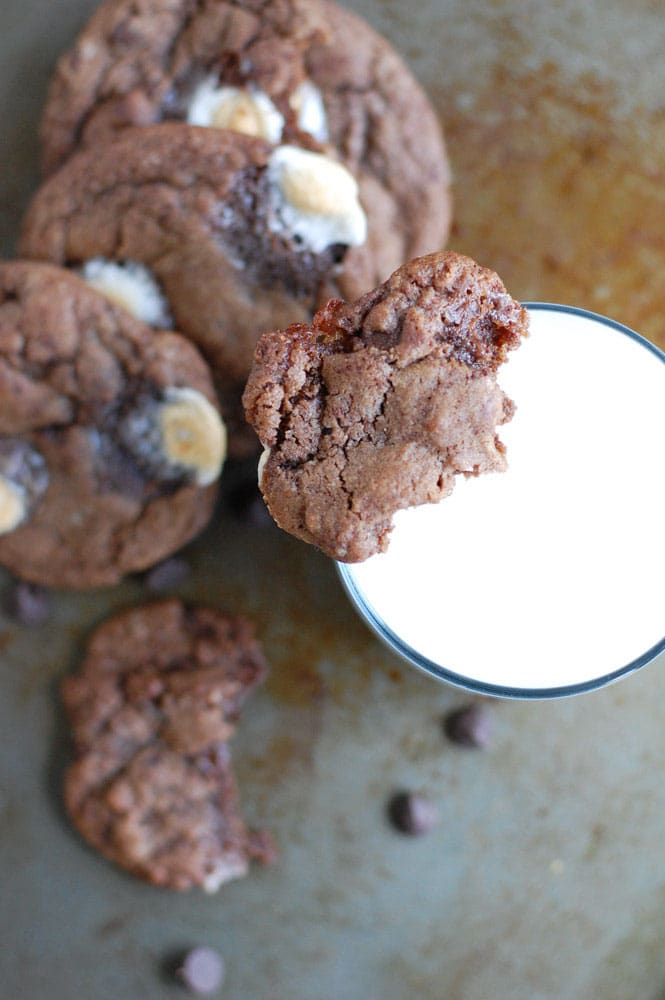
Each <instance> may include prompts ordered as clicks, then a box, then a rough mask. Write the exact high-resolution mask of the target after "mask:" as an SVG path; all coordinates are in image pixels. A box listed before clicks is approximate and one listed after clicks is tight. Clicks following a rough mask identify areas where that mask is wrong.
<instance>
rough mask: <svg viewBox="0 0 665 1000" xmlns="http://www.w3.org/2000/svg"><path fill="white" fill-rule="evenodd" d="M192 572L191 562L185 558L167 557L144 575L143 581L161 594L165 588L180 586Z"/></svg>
mask: <svg viewBox="0 0 665 1000" xmlns="http://www.w3.org/2000/svg"><path fill="white" fill-rule="evenodd" d="M190 573H191V568H190V565H189V563H188V562H187V561H186V560H185V559H180V558H179V557H178V556H173V557H172V558H171V559H165V560H164V562H161V563H157V565H156V566H153V567H152V569H151V570H149V572H147V573H146V574H145V575H144V577H143V582H144V583H145V585H146V587H147V588H148V590H151V591H153V592H154V593H156V594H160V593H162V591H164V590H173V588H174V587H179V586H180V584H181V583H184V582H185V580H186V579H187V577H188V576H189V574H190Z"/></svg>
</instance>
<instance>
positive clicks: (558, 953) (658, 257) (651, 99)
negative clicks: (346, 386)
mask: <svg viewBox="0 0 665 1000" xmlns="http://www.w3.org/2000/svg"><path fill="white" fill-rule="evenodd" d="M354 6H355V7H356V9H358V10H359V11H360V12H361V13H363V14H364V15H365V16H367V17H368V19H369V20H370V21H372V23H374V24H375V25H376V26H377V27H378V28H379V29H380V30H382V31H383V32H384V33H385V34H387V35H388V36H389V37H390V38H391V39H392V40H393V41H394V42H395V43H396V44H397V46H398V47H399V48H400V49H401V51H402V52H403V53H404V55H405V57H406V58H407V60H408V61H409V63H410V64H411V65H412V67H413V68H414V70H415V71H416V73H417V74H418V75H419V77H420V79H421V80H422V82H423V83H424V84H425V85H426V86H427V87H428V89H429V91H430V92H431V94H432V96H433V98H434V101H435V103H436V105H437V107H438V109H439V111H440V113H441V116H442V120H443V122H444V125H445V127H446V130H447V137H448V141H449V146H450V153H451V158H452V161H453V165H454V169H455V193H456V203H457V209H456V218H457V222H456V227H455V231H454V233H453V237H452V240H451V243H452V245H453V246H454V247H456V248H458V249H462V250H464V251H467V252H470V253H472V254H473V255H474V256H476V257H477V258H478V259H479V260H480V261H481V262H482V263H485V264H488V265H490V266H493V267H496V268H497V269H498V270H499V271H500V273H501V274H502V276H503V278H504V279H505V281H506V283H507V284H508V287H509V288H510V290H511V291H512V292H513V294H515V295H517V296H519V297H521V298H524V299H536V300H560V301H565V302H568V303H571V304H574V305H579V306H584V307H587V308H592V309H596V310H597V311H601V312H605V313H607V314H609V315H612V316H614V317H616V318H617V319H619V320H621V321H623V322H625V323H627V324H628V325H630V326H632V327H634V328H635V329H637V330H639V331H640V332H642V333H645V334H646V335H647V336H650V337H651V338H652V339H654V340H655V341H657V342H658V343H660V345H661V346H664V347H665V322H664V320H663V310H662V287H663V286H662V275H663V273H664V271H665V226H664V224H663V222H664V220H665V184H664V183H663V180H664V173H665V115H664V113H663V107H664V105H663V97H662V95H663V93H665V63H663V61H662V52H663V51H664V50H665V14H663V12H662V10H660V9H659V7H658V5H655V4H652V3H647V2H645V0H642V2H638V3H635V2H631V3H628V2H623V3H619V2H617V0H611V2H605V3H602V4H601V3H600V2H596V0H594V2H591V3H587V2H583V0H568V2H565V3H562V4H556V5H554V4H545V3H537V2H535V0H533V2H526V0H523V2H518V0H496V2H493V3H480V2H473V0H472V2H464V0H445V2H436V0H431V2H427V3H423V4H420V5H417V6H415V7H414V5H405V4H403V3H401V2H398V0H390V2H385V3H381V2H379V0H362V2H360V0H358V2H357V3H356V4H355V5H354ZM93 7H94V4H93V3H91V2H82V0H59V2H58V3H50V2H47V0H21V2H20V3H19V2H16V0H3V4H2V6H1V8H0V45H1V46H2V61H1V63H0V95H1V97H0V149H1V150H2V170H1V171H0V241H1V243H2V248H3V250H4V252H5V253H11V250H12V244H13V239H14V236H15V233H16V229H17V225H18V220H19V217H20V212H21V210H22V208H23V206H24V204H25V202H26V199H27V197H28V195H29V192H30V190H31V189H32V188H33V186H34V184H35V183H36V150H37V140H36V133H35V126H36V121H37V117H38V113H39V108H40V106H41V102H42V99H43V93H44V87H45V83H46V80H47V78H48V73H49V69H50V66H51V64H52V62H53V59H54V57H55V55H56V53H57V52H59V51H61V50H62V49H63V48H64V47H65V45H66V44H67V43H68V41H69V40H70V39H71V38H72V36H73V34H74V31H75V29H76V27H77V26H78V25H79V24H80V23H82V22H83V20H84V19H85V16H86V15H87V13H88V12H89V11H90V10H91V9H92V8H93ZM190 556H191V559H192V563H193V566H194V573H193V575H192V577H191V579H190V580H189V582H188V583H187V584H185V585H184V586H183V587H182V588H181V590H180V592H181V593H182V594H184V595H185V596H186V597H187V598H190V599H192V600H197V601H205V602H210V603H213V604H215V605H218V606H221V607H224V608H229V609H231V610H237V611H245V612H248V613H251V614H252V615H254V616H255V618H256V620H257V622H258V625H259V631H260V634H261V637H262V639H263V641H264V643H265V646H266V649H267V652H268V654H269V656H270V658H271V660H272V662H273V672H272V677H271V679H270V681H269V683H268V685H267V687H266V688H265V690H264V691H262V692H260V693H259V694H258V695H257V696H256V698H255V699H254V700H253V701H252V702H251V703H250V704H249V706H248V708H247V711H246V714H245V718H244V724H243V727H242V728H241V731H240V733H239V735H238V738H237V740H236V743H235V757H236V761H237V769H238V773H239V776H240V779H241V782H242V785H243V798H244V802H245V806H246V812H247V814H248V816H249V817H250V818H252V819H253V820H255V821H256V822H257V823H262V824H264V825H266V826H268V827H270V828H271V829H272V830H273V831H274V832H275V835H276V838H277V840H278V842H279V844H280V848H281V859H280V861H279V863H278V864H277V865H276V866H275V867H274V868H273V869H270V870H260V869H256V870H254V871H253V872H252V874H251V875H250V877H249V878H248V879H246V880H244V881H243V882H238V883H234V884H232V885H230V886H228V887H227V888H225V889H224V890H223V891H222V892H221V893H220V895H219V896H217V897H212V898H206V897H203V896H200V895H194V894H190V895H185V896H179V895H168V894H165V893H163V892H160V891H158V890H154V889H151V888H149V887H147V886H144V885H142V884H140V883H138V882H135V881H133V880H132V879H130V878H129V877H127V876H125V875H123V874H122V873H119V872H118V871H116V870H115V869H113V868H112V867H110V866H109V865H107V864H105V863H104V862H102V861H101V860H99V859H98V858H97V857H96V856H95V855H94V854H93V853H92V852H91V851H89V850H88V849H87V848H86V847H85V846H84V845H83V844H82V843H81V842H80V841H79V839H78V838H77V837H76V836H75V835H74V834H73V832H72V831H71V830H70V829H69V827H68V825H67V822H66V820H65V818H64V816H63V813H62V809H61V805H60V778H61V771H62V766H63V762H64V759H65V756H64V755H65V747H64V742H63V730H62V723H61V718H60V715H59V711H58V708H57V699H56V684H57V681H58V679H59V678H60V677H61V676H62V675H63V674H64V673H65V672H66V671H67V670H68V669H70V668H71V667H72V665H73V664H74V663H75V662H76V660H77V658H78V656H79V654H80V649H81V644H82V641H83V639H84V637H85V635H86V634H87V633H88V632H89V630H90V628H91V627H92V626H93V625H94V624H95V623H96V622H98V621H99V620H101V619H102V618H103V617H104V616H105V615H106V614H108V613H109V612H110V611H112V610H113V609H115V608H118V607H122V606H125V605H127V604H132V603H136V602H138V601H139V600H141V599H143V598H144V597H145V596H146V594H145V591H144V589H143V588H142V586H141V584H140V583H139V582H137V581H130V582H128V583H126V584H125V585H123V586H122V587H118V588H115V589H112V590H108V591H102V592H96V593H92V594H88V595H71V594H69V595H68V594H60V595H57V596H56V598H55V608H54V615H53V618H52V620H51V621H50V623H48V624H46V625H44V626H41V627H40V628H34V629H31V630H25V629H21V628H19V627H18V626H16V625H15V624H13V623H12V622H11V621H10V620H9V619H8V618H7V617H6V616H4V617H2V618H0V645H1V646H2V649H1V653H0V742H1V746H2V749H1V752H0V940H1V941H2V949H0V984H1V985H0V996H3V997H5V996H6V997H7V998H9V997H12V998H17V997H20V998H22V1000H23V998H25V1000H33V998H34V1000H42V998H48V1000H70V998H72V997H81V998H84V1000H88V998H90V1000H118V998H119V997H122V998H123V1000H134V998H136V1000H139V998H141V1000H142V998H145V997H158V996H164V997H168V996H174V997H175V996H177V995H179V992H180V990H179V987H177V986H176V985H174V984H173V981H172V980H171V979H170V978H169V976H168V975H167V974H164V975H160V970H161V969H162V967H163V966H164V965H165V963H168V959H169V957H170V955H171V954H172V953H173V952H177V951H178V950H180V949H182V948H186V947H187V946H190V945H192V944H197V943H206V944H211V945H214V946H216V947H218V948H219V949H220V950H221V951H222V952H223V953H224V955H225V957H226V959H227V964H228V979H227V983H226V986H225V988H224V992H223V995H224V996H225V997H228V998H229V1000H247V998H250V997H251V998H256V1000H340V998H344V1000H367V998H373V1000H374V998H376V1000H406V998H412V997H418V998H422V1000H430V998H431V1000H490V998H495V997H496V998H503V997H509V998H510V1000H583V998H584V1000H586V998H590V997H593V998H594V1000H633V998H636V997H639V998H640V1000H662V998H663V996H664V995H665V947H664V945H665V860H664V858H663V848H662V843H663V833H662V831H663V826H664V824H665V786H664V784H663V781H662V777H661V776H662V774H663V771H664V769H665V735H664V732H663V726H662V719H661V705H662V704H663V702H664V700H665V670H664V668H665V662H664V661H663V658H661V659H660V661H657V662H656V663H655V664H653V665H652V666H650V667H648V668H647V669H645V670H644V671H642V672H641V673H640V674H639V675H637V676H636V677H634V678H632V679H630V680H629V681H627V682H625V683H623V684H620V685H618V686H616V687H612V688H608V689H606V690H604V691H601V692H599V693H597V694H594V695H588V696H585V697H582V698H579V699H573V700H569V701H563V702H554V703H536V704H520V703H492V704H491V705H490V708H491V710H492V711H493V713H494V716H495V726H496V732H495V739H494V742H493V745H492V747H491V748H490V749H489V750H487V751H486V752H473V751H465V750H463V749H460V748H456V747H453V746H452V745H450V744H447V743H446V742H445V741H444V739H443V737H442V735H441V729H440V717H441V715H442V713H443V712H444V711H445V710H447V709H448V708H450V707H451V706H453V705H457V704H461V703H462V702H464V701H465V700H466V698H465V696H464V695H463V694H462V693H460V692H456V691H453V690H452V689H448V688H445V687H442V686H437V685H436V683H435V682H433V681H430V680H428V679H427V678H425V677H423V676H421V675H419V674H418V673H417V672H416V671H414V670H412V669H409V668H408V667H405V666H402V665H401V664H400V663H399V662H397V661H396V660H395V659H393V658H392V657H391V656H390V654H389V653H388V652H386V651H385V650H384V649H383V648H382V647H380V646H379V644H378V643H377V642H376V641H375V640H374V639H373V638H372V636H371V635H370V633H369V632H368V631H366V630H365V629H364V627H363V626H362V625H361V623H360V622H359V621H358V620H357V619H356V618H355V616H354V614H353V612H352V610H351V608H350V606H349V605H348V604H347V602H346V600H345V598H344V595H343V593H342V590H341V587H340V586H339V584H338V582H337V579H336V576H335V573H334V570H333V567H332V565H331V564H329V563H328V562H327V561H326V560H325V559H324V558H322V557H320V556H318V555H317V554H316V553H315V552H313V551H310V550H308V549H306V548H305V547H304V546H301V545H299V544H298V543H296V542H295V541H292V540H291V539H289V538H287V537H286V536H284V535H282V534H281V533H280V532H278V531H277V530H276V529H273V528H267V529H250V528H245V527H242V526H239V525H238V524H237V523H235V522H233V521H232V520H231V519H230V518H229V517H227V516H220V517H219V518H218V520H217V522H216V523H215V525H214V526H213V527H212V528H211V529H210V530H209V531H208V533H207V534H206V535H205V536H204V537H203V538H202V539H201V540H200V541H199V542H198V543H197V544H196V545H194V546H193V547H192V548H191V550H190ZM0 596H1V595H0ZM537 669H538V664H537V663H534V671H536V670H537ZM396 787H412V788H415V789H419V790H424V791H426V792H427V793H428V794H429V795H430V796H431V797H432V798H433V799H434V800H435V801H436V802H437V803H438V804H439V805H440V808H441V811H442V813H443V823H442V825H441V827H440V828H439V829H438V830H436V831H435V832H434V833H432V834H430V835H429V836H428V837H426V838H422V839H420V840H415V839H414V840H409V839H408V838H404V837H400V836H399V835H397V834H396V833H394V832H393V831H392V830H391V829H390V828H389V827H388V825H387V824H386V822H385V819H384V803H385V800H386V797H387V796H388V794H389V793H390V792H391V791H392V790H393V789H394V788H396Z"/></svg>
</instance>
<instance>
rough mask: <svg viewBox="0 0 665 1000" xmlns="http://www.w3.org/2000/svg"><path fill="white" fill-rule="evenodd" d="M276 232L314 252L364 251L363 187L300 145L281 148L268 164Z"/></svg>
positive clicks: (326, 158) (338, 165) (343, 169)
mask: <svg viewBox="0 0 665 1000" xmlns="http://www.w3.org/2000/svg"><path fill="white" fill-rule="evenodd" d="M268 180H269V183H270V189H271V199H272V208H273V218H272V219H271V222H270V227H271V229H272V230H273V232H283V231H285V232H286V233H288V234H289V235H291V236H293V237H295V238H296V239H297V240H299V241H300V242H301V243H302V245H303V246H304V247H305V248H307V249H308V250H311V251H312V252H313V253H322V252H323V251H324V250H325V249H326V247H329V246H332V245H333V244H334V243H343V244H346V246H351V247H357V246H361V245H362V244H363V243H364V242H365V240H366V239H367V217H366V215H365V213H364V211H363V209H362V206H361V204H360V200H359V193H358V184H357V183H356V180H355V178H354V177H353V175H352V174H351V173H349V171H348V170H347V169H346V167H343V166H342V164H341V163H337V162H336V161H335V160H332V159H331V158H330V157H329V156H323V155H322V154H321V153H310V152H309V151H308V150H305V149H300V148H299V147H298V146H280V147H279V148H278V149H276V150H275V151H274V153H273V154H272V155H271V157H270V159H269V161H268Z"/></svg>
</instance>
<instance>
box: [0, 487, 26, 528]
mask: <svg viewBox="0 0 665 1000" xmlns="http://www.w3.org/2000/svg"><path fill="white" fill-rule="evenodd" d="M25 516H26V497H25V491H24V490H23V488H22V487H21V486H18V485H17V484H16V483H14V482H12V480H11V479H7V477H6V476H0V535H8V534H9V533H10V531H15V530H16V528H18V526H19V524H21V522H22V521H24V520H25Z"/></svg>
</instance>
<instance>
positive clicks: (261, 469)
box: [257, 448, 272, 489]
mask: <svg viewBox="0 0 665 1000" xmlns="http://www.w3.org/2000/svg"><path fill="white" fill-rule="evenodd" d="M271 451H272V449H271V448H264V449H263V452H262V453H261V457H260V458H259V467H258V469H257V475H258V479H259V489H260V488H261V483H262V481H263V473H264V472H265V468H266V465H267V464H268V459H269V458H270V452H271Z"/></svg>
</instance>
